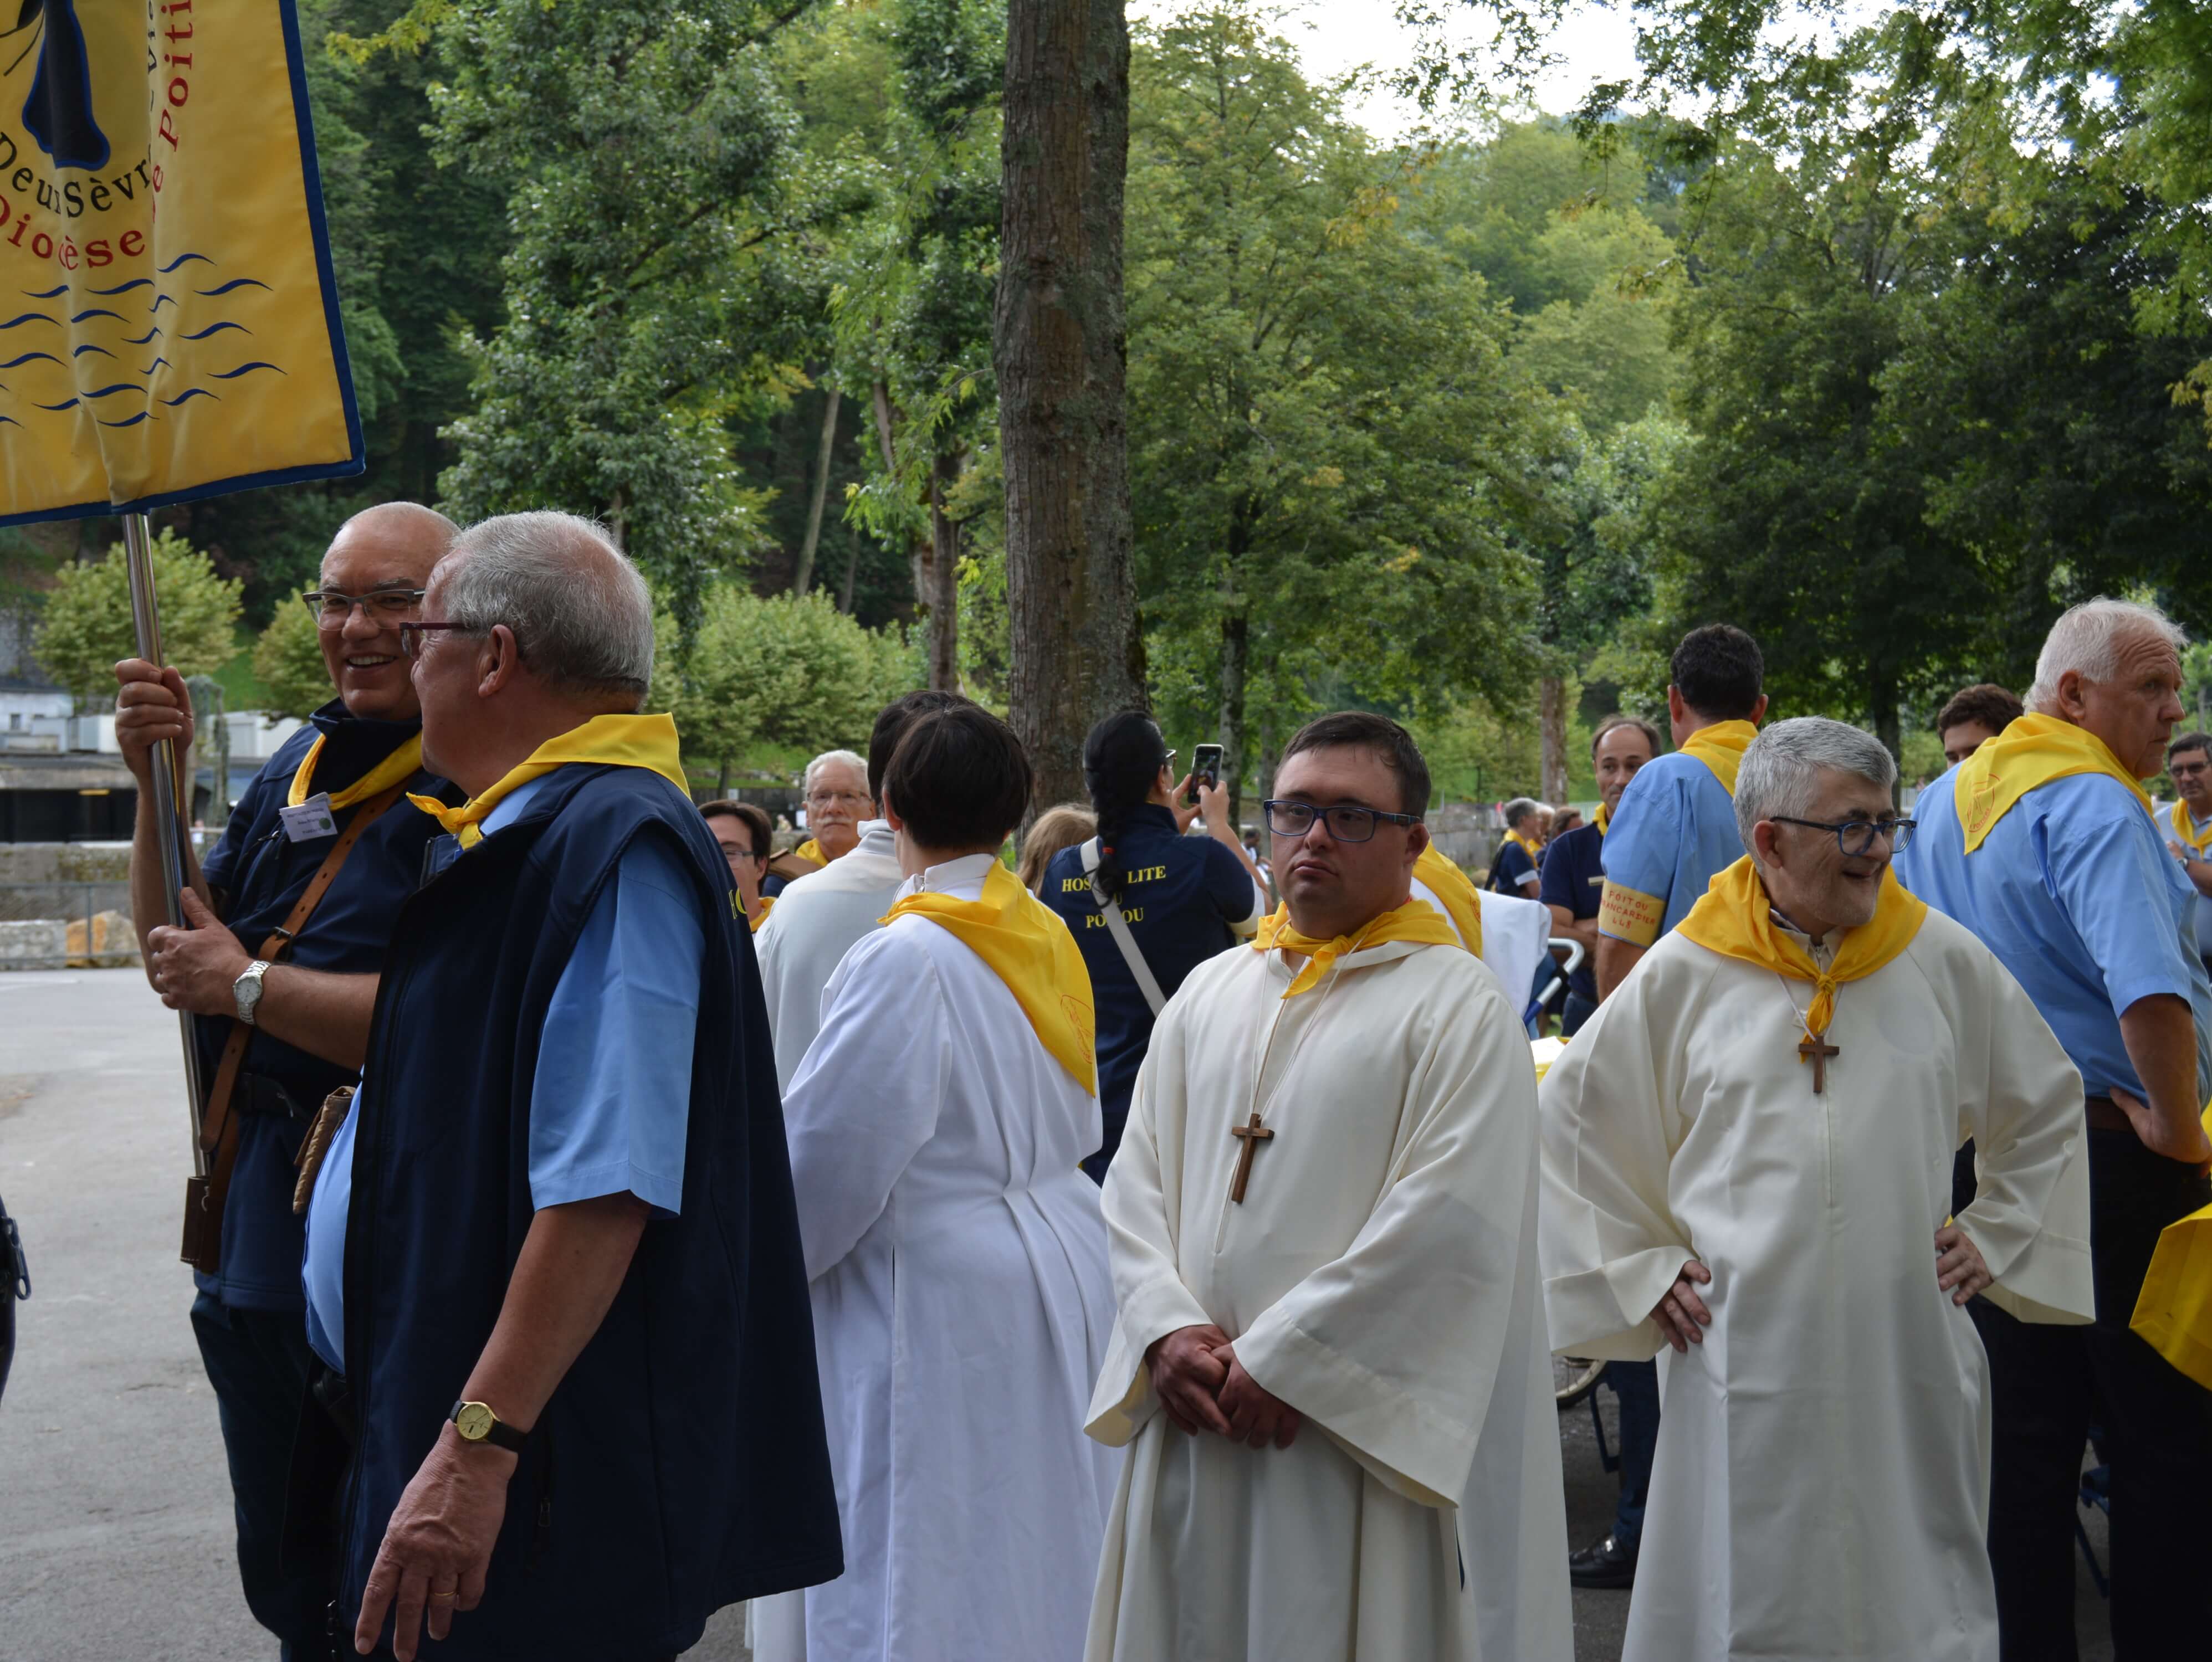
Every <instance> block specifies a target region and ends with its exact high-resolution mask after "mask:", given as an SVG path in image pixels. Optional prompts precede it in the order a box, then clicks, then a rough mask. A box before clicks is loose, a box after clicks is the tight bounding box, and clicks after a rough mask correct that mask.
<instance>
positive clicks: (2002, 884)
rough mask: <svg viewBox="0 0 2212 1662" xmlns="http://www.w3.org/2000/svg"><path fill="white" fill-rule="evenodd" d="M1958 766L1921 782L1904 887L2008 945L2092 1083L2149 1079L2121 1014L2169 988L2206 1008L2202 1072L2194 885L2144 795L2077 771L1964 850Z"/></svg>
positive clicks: (1992, 944)
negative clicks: (2130, 1048)
mask: <svg viewBox="0 0 2212 1662" xmlns="http://www.w3.org/2000/svg"><path fill="white" fill-rule="evenodd" d="M1958 777H1959V770H1958V769H1957V768H1956V767H1954V768H1952V769H1951V770H1950V771H1949V772H1948V773H1945V774H1944V775H1943V776H1942V778H1941V779H1937V780H1936V782H1935V783H1934V784H1933V785H1930V786H1928V787H1927V789H1925V790H1923V792H1921V793H1920V797H1919V799H1918V800H1917V802H1916V803H1915V804H1913V809H1912V816H1913V818H1914V819H1915V820H1917V821H1918V822H1919V825H1920V828H1919V830H1918V831H1917V832H1916V833H1914V834H1913V839H1912V845H1911V847H1909V848H1907V849H1906V850H1905V852H1903V853H1901V854H1899V856H1898V857H1897V859H1896V870H1897V875H1898V877H1899V881H1901V882H1902V883H1904V884H1905V887H1906V888H1908V889H1911V891H1912V892H1913V893H1914V894H1915V895H1918V896H1919V897H1920V898H1921V899H1922V900H1923V901H1927V902H1928V904H1929V905H1930V906H1932V907H1935V908H1936V910H1937V911H1939V912H1942V913H1945V914H1946V915H1948V916H1949V917H1952V918H1954V919H1957V920H1958V921H1959V922H1960V923H1962V924H1964V925H1966V927H1967V928H1968V929H1970V930H1972V931H1973V932H1974V934H1975V935H1976V936H1977V937H1978V938H1979V939H1980V941H1981V943H1982V944H1983V945H1984V946H1986V947H1988V948H1989V949H1990V951H1992V952H1994V953H1995V954H1996V955H1997V959H1998V961H2000V962H2002V964H2003V965H2004V967H2006V968H2007V969H2008V970H2010V971H2011V972H2012V974H2013V979H2014V980H2016V981H2018V982H2019V983H2020V984H2021V987H2022V988H2023V989H2024V990H2025V991H2026V992H2027V996H2028V997H2029V998H2031V999H2033V1001H2034V1004H2035V1007H2036V1009H2037V1010H2040V1011H2041V1012H2042V1014H2043V1019H2044V1020H2045V1021H2046V1022H2050V1023H2051V1031H2052V1032H2053V1033H2055V1034H2057V1035H2058V1042H2059V1043H2060V1044H2062V1045H2063V1046H2065V1047H2066V1053H2067V1055H2069V1057H2071V1058H2073V1059H2074V1065H2075V1067H2077V1068H2079V1069H2080V1070H2081V1081H2082V1084H2083V1086H2084V1088H2085V1089H2087V1091H2088V1092H2089V1094H2090V1095H2106V1094H2107V1093H2109V1092H2110V1091H2111V1089H2112V1087H2113V1086H2115V1085H2117V1086H2118V1087H2119V1088H2120V1089H2123V1090H2126V1091H2130V1092H2131V1093H2133V1094H2134V1095H2137V1096H2141V1095H2142V1078H2141V1077H2139V1076H2138V1075H2137V1074H2136V1069H2135V1064H2134V1063H2133V1062H2131V1061H2130V1060H2129V1058H2128V1052H2127V1046H2126V1045H2125V1044H2124V1043H2123V1042H2122V1041H2121V1039H2120V1016H2121V1014H2122V1013H2123V1012H2124V1010H2126V1009H2127V1008H2128V1006H2129V1005H2130V1004H2134V1003H2135V1002H2136V1000H2137V999H2139V998H2149V997H2151V996H2152V995H2154V994H2155V993H2167V994H2171V995H2172V996H2173V997H2175V998H2186V999H2188V1000H2189V1002H2190V1004H2191V1008H2192V1009H2193V1010H2195V1012H2196V1016H2197V1047H2198V1052H2199V1055H2198V1072H2199V1075H2200V1077H2202V1075H2203V1071H2204V1058H2203V1047H2204V1034H2205V1032H2206V1027H2207V1023H2208V1022H2212V982H2208V981H2207V980H2206V977H2205V974H2204V965H2203V961H2202V960H2200V959H2199V958H2198V957H2197V955H2196V953H2195V952H2194V951H2192V950H2191V949H2189V946H2188V945H2185V943H2191V944H2193V942H2194V938H2195V926H2196V925H2195V912H2196V907H2197V891H2196V889H2195V887H2194V885H2192V884H2191V883H2190V881H2189V878H2188V876H2186V874H2185V873H2184V872H2183V871H2182V870H2181V868H2180V866H2179V864H2178V863H2177V862H2176V861H2175V860H2174V858H2173V857H2172V855H2171V854H2170V853H2168V852H2166V840H2165V838H2164V837H2163V836H2162V835H2161V834H2160V830H2159V828H2158V826H2157V825H2155V824H2154V822H2152V820H2151V817H2150V816H2149V815H2148V814H2147V813H2145V812H2144V811H2143V807H2142V803H2140V802H2139V801H2137V800H2136V798H2135V795H2134V794H2133V793H2132V792H2130V791H2129V790H2128V789H2127V787H2126V786H2124V785H2122V784H2120V783H2119V782H2118V780H2117V779H2107V778H2106V777H2104V776H2103V775H2102V774H2096V773H2077V774H2075V775H2074V776H2073V777H2072V778H2069V779H2054V780H2052V781H2051V783H2050V784H2048V785H2045V786H2038V787H2037V788H2036V789H2034V790H2033V791H2031V792H2028V793H2027V795H2026V796H2024V797H2022V798H2021V799H2020V800H2019V802H2017V803H2015V804H2014V805H2013V807H2012V809H2011V810H2010V811H2009V812H2008V813H2007V814H2006V815H2005V816H2004V817H2003V818H2002V819H2000V820H1999V821H1998V822H1996V825H1995V826H1994V827H1992V828H1991V829H1990V834H1989V835H1988V836H1987V837H1985V838H1984V839H1983V841H1982V846H1980V847H1979V848H1978V849H1976V850H1975V851H1974V852H1972V854H1969V853H1967V852H1966V834H1965V833H1964V832H1963V831H1962V830H1961V829H1960V824H1959V815H1958V810H1957V805H1956V804H1954V801H1953V800H1952V792H1953V787H1954V785H1955V784H1956V782H1957V779H1958Z"/></svg>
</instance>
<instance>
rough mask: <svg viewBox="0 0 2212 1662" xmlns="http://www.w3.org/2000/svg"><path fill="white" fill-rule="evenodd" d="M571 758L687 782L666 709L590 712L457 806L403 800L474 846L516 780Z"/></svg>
mask: <svg viewBox="0 0 2212 1662" xmlns="http://www.w3.org/2000/svg"><path fill="white" fill-rule="evenodd" d="M572 761H586V762H602V763H606V764H609V765H611V766H613V767H642V768H644V769H645V770H646V771H647V772H648V773H658V774H659V775H660V777H661V778H663V779H666V780H667V781H668V782H669V783H670V784H671V785H672V786H675V787H676V788H677V789H678V790H679V791H681V792H684V795H686V796H687V797H688V796H690V794H691V786H690V781H689V780H687V779H685V778H684V763H683V761H682V760H681V759H680V757H679V756H678V747H677V738H676V722H675V719H674V718H672V717H670V716H666V715H656V716H593V717H592V719H590V720H589V721H587V722H586V723H585V724H584V725H582V726H580V727H572V728H571V729H569V730H568V731H567V732H565V733H562V735H561V736H560V737H557V738H549V739H547V740H546V741H545V743H543V744H541V745H539V746H538V748H537V749H535V750H532V752H531V753H530V755H529V757H528V759H527V760H526V761H523V762H522V763H521V764H520V766H518V767H513V768H512V769H510V770H509V771H508V773H507V776H506V777H505V778H504V779H501V780H500V781H499V782H498V783H497V784H495V785H493V786H489V787H488V788H487V789H486V790H485V791H484V792H483V793H482V794H481V795H479V796H474V797H471V798H469V799H468V801H466V802H465V803H463V804H461V805H460V806H459V808H448V807H447V806H446V804H444V803H442V802H440V801H439V800H438V799H437V798H435V797H417V796H412V795H410V797H409V798H407V800H408V801H410V802H411V803H413V804H415V805H416V807H417V808H419V809H421V810H422V811H423V812H424V813H426V814H428V816H430V817H431V818H432V819H434V820H435V821H437V822H438V823H439V824H441V825H442V826H444V827H445V828H446V829H447V830H448V831H450V832H452V833H453V834H454V835H455V836H457V837H459V839H460V840H461V846H462V847H464V848H473V847H475V846H477V844H478V843H480V842H482V841H483V824H482V821H483V817H484V816H485V815H487V814H489V813H490V812H491V810H493V809H495V808H496V807H498V806H499V804H500V803H501V799H502V798H505V797H506V796H507V794H508V793H509V792H512V791H513V790H514V789H515V788H516V787H517V786H523V785H527V784H529V783H530V781H531V780H532V779H539V778H542V777H543V776H544V775H545V774H547V773H551V772H552V771H553V770H554V769H555V768H556V767H567V766H568V764H569V763H570V762H572Z"/></svg>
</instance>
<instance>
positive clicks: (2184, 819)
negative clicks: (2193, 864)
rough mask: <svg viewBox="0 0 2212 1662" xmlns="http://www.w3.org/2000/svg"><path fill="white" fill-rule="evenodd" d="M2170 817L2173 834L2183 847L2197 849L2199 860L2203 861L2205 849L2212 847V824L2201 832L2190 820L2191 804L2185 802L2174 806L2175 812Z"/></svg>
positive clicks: (2207, 825) (2208, 824)
mask: <svg viewBox="0 0 2212 1662" xmlns="http://www.w3.org/2000/svg"><path fill="white" fill-rule="evenodd" d="M2170 817H2171V819H2172V822H2173V834H2174V836H2175V837H2176V838H2177V839H2178V840H2179V841H2180V844H2181V846H2183V847H2184V848H2193V849H2195V850H2196V851H2197V858H2199V859H2202V858H2203V857H2204V851H2205V849H2206V848H2207V847H2212V823H2207V824H2206V826H2205V828H2203V830H2202V831H2199V830H2198V829H2197V827H2196V824H2195V823H2194V822H2192V821H2191V818H2190V816H2189V804H2187V803H2185V802H2177V803H2176V804H2173V812H2172V815H2171V816H2170Z"/></svg>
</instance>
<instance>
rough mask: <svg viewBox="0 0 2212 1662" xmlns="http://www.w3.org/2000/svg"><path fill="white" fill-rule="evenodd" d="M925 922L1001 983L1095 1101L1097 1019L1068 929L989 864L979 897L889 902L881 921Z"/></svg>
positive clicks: (926, 894) (934, 896) (1049, 1048)
mask: <svg viewBox="0 0 2212 1662" xmlns="http://www.w3.org/2000/svg"><path fill="white" fill-rule="evenodd" d="M908 916H913V917H917V918H927V919H929V921H930V922H932V923H933V924H938V925H942V926H943V927H944V928H945V929H947V930H949V931H951V933H952V934H953V936H954V937H956V938H957V939H958V940H959V941H960V942H961V943H962V944H963V945H964V946H966V947H968V948H969V949H971V950H972V951H973V952H974V953H975V955H976V956H977V957H979V958H981V960H982V961H984V962H985V963H987V964H988V965H989V966H990V967H991V973H992V974H994V975H996V976H997V977H998V978H999V979H1000V980H1001V981H1004V982H1005V983H1006V991H1007V992H1011V993H1012V994H1013V995H1014V1002H1015V1003H1016V1004H1019V1005H1020V1006H1021V1007H1022V1014H1023V1015H1024V1016H1028V1017H1029V1018H1030V1026H1031V1027H1032V1028H1036V1036H1037V1040H1038V1042H1039V1043H1041V1044H1042V1045H1043V1046H1044V1047H1045V1049H1046V1050H1047V1051H1048V1052H1051V1054H1052V1058H1053V1060H1054V1061H1055V1062H1057V1063H1059V1064H1060V1066H1062V1067H1064V1068H1066V1070H1067V1071H1068V1072H1069V1073H1070V1074H1071V1075H1073V1077H1074V1079H1075V1083H1077V1084H1079V1085H1080V1086H1082V1087H1083V1089H1085V1090H1086V1091H1088V1092H1090V1093H1091V1095H1093V1096H1096V1095H1098V1053H1097V1049H1096V1045H1097V1030H1098V1029H1097V1016H1096V1015H1095V1014H1094V1013H1093V1011H1092V1008H1091V972H1090V971H1089V970H1088V969H1087V968H1085V967H1084V962H1083V954H1082V952H1081V951H1080V950H1079V949H1078V948H1077V947H1076V944H1075V937H1073V935H1071V934H1069V933H1068V932H1067V925H1066V924H1064V923H1062V922H1061V921H1060V917H1059V915H1058V914H1057V913H1054V912H1053V911H1052V910H1050V909H1049V908H1048V907H1047V906H1046V905H1045V903H1044V902H1043V901H1040V900H1039V899H1037V897H1036V895H1032V894H1030V891H1029V890H1028V889H1024V888H1023V887H1022V884H1021V879H1019V878H1018V877H1017V876H1014V874H1013V873H1012V872H1011V871H1009V870H1006V867H1005V866H1003V865H999V864H993V865H992V867H991V869H990V870H988V871H986V872H985V873H984V874H983V898H982V899H981V900H979V901H963V900H959V899H957V898H955V897H954V896H952V895H938V894H932V893H930V892H928V891H927V890H925V891H924V892H922V893H921V894H919V895H907V896H905V897H904V898H903V899H902V900H899V901H895V902H893V903H892V906H891V909H890V911H889V912H886V913H884V919H883V920H884V923H886V924H888V923H890V922H891V921H892V919H896V918H904V917H908Z"/></svg>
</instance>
